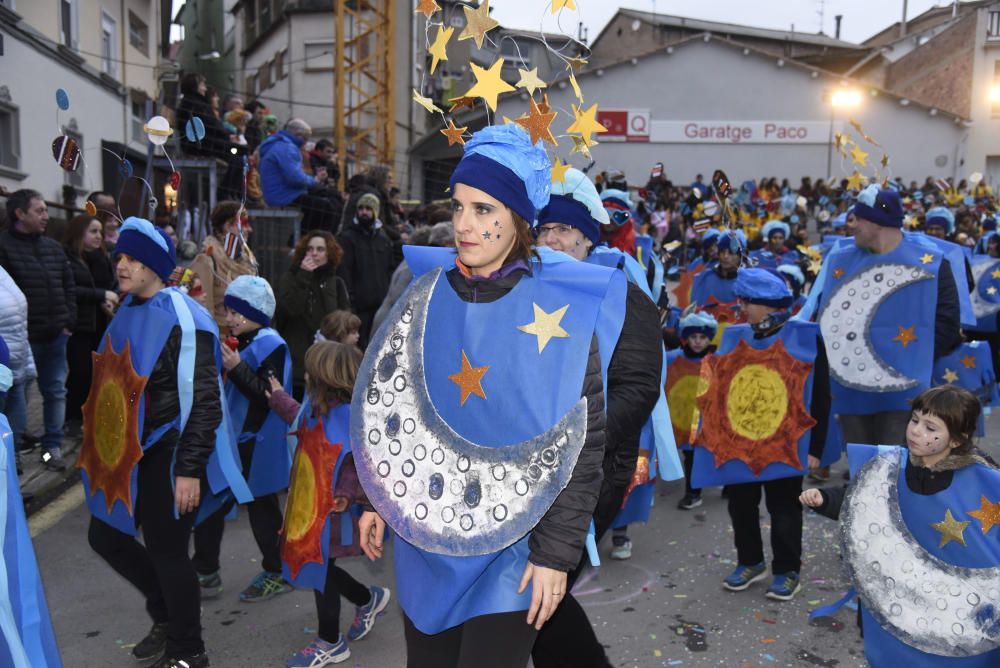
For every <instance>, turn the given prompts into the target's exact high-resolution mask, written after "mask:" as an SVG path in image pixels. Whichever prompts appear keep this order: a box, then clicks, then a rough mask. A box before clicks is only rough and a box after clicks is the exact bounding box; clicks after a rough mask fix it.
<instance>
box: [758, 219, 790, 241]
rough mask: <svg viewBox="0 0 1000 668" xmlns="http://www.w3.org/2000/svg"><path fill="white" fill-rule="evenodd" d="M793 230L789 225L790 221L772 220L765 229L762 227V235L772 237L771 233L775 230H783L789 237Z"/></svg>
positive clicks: (767, 237)
mask: <svg viewBox="0 0 1000 668" xmlns="http://www.w3.org/2000/svg"><path fill="white" fill-rule="evenodd" d="M791 231H792V230H791V228H790V227H788V223H786V222H784V221H781V220H772V221H769V222H768V223H767V224H765V225H764V227H763V229H761V236H762V237H764V238H765V239H770V238H771V235H772V234H774V233H775V232H781V233H782V234H784V235H785V238H786V239H787V238H788V236H789V235H790V234H791Z"/></svg>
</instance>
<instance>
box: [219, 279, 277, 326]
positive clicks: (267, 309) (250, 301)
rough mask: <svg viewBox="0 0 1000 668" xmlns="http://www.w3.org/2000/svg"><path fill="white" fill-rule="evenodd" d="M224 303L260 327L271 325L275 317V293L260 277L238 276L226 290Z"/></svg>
mask: <svg viewBox="0 0 1000 668" xmlns="http://www.w3.org/2000/svg"><path fill="white" fill-rule="evenodd" d="M222 303H223V304H225V305H226V306H228V307H229V308H231V309H233V310H234V311H236V312H237V313H239V314H240V315H243V316H246V317H247V318H249V319H250V320H253V321H254V322H256V323H257V324H259V325H263V326H265V327H266V326H267V325H269V324H271V318H273V317H274V305H275V302H274V291H273V290H271V285H270V284H269V283H268V282H267V281H265V280H264V279H263V278H261V277H259V276H237V277H236V278H234V279H233V282H232V283H230V284H229V287H227V288H226V295H225V296H224V297H223V298H222Z"/></svg>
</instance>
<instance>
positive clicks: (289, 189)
mask: <svg viewBox="0 0 1000 668" xmlns="http://www.w3.org/2000/svg"><path fill="white" fill-rule="evenodd" d="M303 143H304V142H303V141H302V140H301V139H298V138H297V137H294V136H292V135H290V134H289V133H287V132H285V131H284V130H280V131H278V132H277V133H275V134H273V135H271V136H270V137H268V138H267V139H265V140H264V142H263V143H262V144H261V145H260V168H259V169H260V186H261V189H262V190H263V191H264V199H265V200H266V201H267V203H268V205H270V206H288V205H289V204H291V203H292V202H294V201H295V199H296V198H298V197H299V196H300V195H304V194H306V191H308V190H309V188H310V187H312V186H314V185H316V179H314V178H313V177H311V176H309V175H308V174H306V173H305V171H303V169H302V153H301V152H300V148H301V146H302V144H303Z"/></svg>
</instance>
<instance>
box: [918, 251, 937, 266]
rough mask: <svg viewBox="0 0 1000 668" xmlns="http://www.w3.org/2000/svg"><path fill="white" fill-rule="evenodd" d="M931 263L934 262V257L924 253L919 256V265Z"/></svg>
mask: <svg viewBox="0 0 1000 668" xmlns="http://www.w3.org/2000/svg"><path fill="white" fill-rule="evenodd" d="M933 261H934V256H933V255H931V254H930V253H924V254H923V255H921V256H920V263H921V264H930V263H931V262H933Z"/></svg>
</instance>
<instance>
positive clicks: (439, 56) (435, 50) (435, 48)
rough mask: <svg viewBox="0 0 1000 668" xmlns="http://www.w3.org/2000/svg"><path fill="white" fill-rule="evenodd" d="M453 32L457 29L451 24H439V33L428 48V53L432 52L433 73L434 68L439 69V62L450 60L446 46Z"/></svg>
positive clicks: (432, 71)
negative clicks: (444, 26) (444, 25)
mask: <svg viewBox="0 0 1000 668" xmlns="http://www.w3.org/2000/svg"><path fill="white" fill-rule="evenodd" d="M453 32H455V29H454V28H452V27H451V26H448V27H447V28H443V27H442V26H438V29H437V35H435V36H434V43H433V44H431V46H430V48H429V49H427V53H429V54H431V74H434V70H436V69H437V66H438V63H439V62H441V61H442V60H448V52H447V51H446V50H445V46H447V44H448V40H449V39H451V35H452V33H453Z"/></svg>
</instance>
